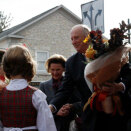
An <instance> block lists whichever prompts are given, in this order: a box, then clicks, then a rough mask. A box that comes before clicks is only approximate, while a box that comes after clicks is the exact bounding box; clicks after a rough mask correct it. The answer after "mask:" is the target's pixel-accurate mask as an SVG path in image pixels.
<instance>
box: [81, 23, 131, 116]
mask: <svg viewBox="0 0 131 131" xmlns="http://www.w3.org/2000/svg"><path fill="white" fill-rule="evenodd" d="M130 28H131V25H126V24H125V22H124V21H122V24H120V28H114V29H112V30H111V31H110V36H111V38H110V39H109V40H107V39H104V38H103V37H102V33H101V31H99V30H97V31H91V32H90V33H89V35H88V36H87V37H86V39H85V40H84V41H83V42H84V43H88V42H90V43H91V45H89V48H88V49H87V50H86V53H85V56H86V58H87V60H88V61H89V63H88V64H87V66H86V68H85V77H86V80H87V84H88V83H92V85H93V86H92V87H91V86H89V88H90V89H91V91H93V94H92V96H91V97H90V98H89V100H88V102H87V103H86V104H85V106H84V110H85V108H86V107H87V105H88V104H90V107H91V108H92V109H93V107H95V108H96V109H97V110H99V111H104V112H106V113H113V112H116V110H118V112H119V113H120V114H123V112H122V110H121V102H120V98H119V96H118V95H117V94H114V95H108V94H107V93H106V92H103V91H102V86H103V85H104V86H105V85H106V83H107V82H109V83H114V82H115V80H116V79H117V77H118V76H119V74H120V71H121V68H122V67H123V65H124V64H125V63H127V62H128V53H129V51H131V46H130V45H128V44H127V42H125V43H124V42H123V40H125V39H128V36H127V35H125V32H126V31H127V30H128V29H130ZM89 85H90V84H89Z"/></svg>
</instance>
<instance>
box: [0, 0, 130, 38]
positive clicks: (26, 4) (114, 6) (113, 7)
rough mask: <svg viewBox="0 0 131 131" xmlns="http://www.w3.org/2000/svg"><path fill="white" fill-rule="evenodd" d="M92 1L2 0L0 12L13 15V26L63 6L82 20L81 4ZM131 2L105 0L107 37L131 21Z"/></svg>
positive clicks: (0, 0) (125, 0) (126, 0)
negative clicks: (121, 25) (121, 24)
mask: <svg viewBox="0 0 131 131" xmlns="http://www.w3.org/2000/svg"><path fill="white" fill-rule="evenodd" d="M90 1H91V0H0V6H1V9H0V11H4V12H5V14H6V15H9V14H11V16H12V17H13V20H12V22H11V26H14V25H17V24H20V23H21V22H24V21H25V20H28V19H30V18H32V17H34V16H36V15H38V14H40V13H43V12H44V11H46V10H48V9H50V8H53V7H55V6H58V5H61V4H63V5H64V6H65V7H67V8H68V9H69V10H71V11H72V12H73V13H75V14H76V15H78V16H79V17H80V18H81V4H84V3H87V2H90ZM130 1H131V0H104V23H105V35H106V36H107V37H108V35H109V31H110V29H112V28H114V27H119V23H120V22H121V21H122V20H124V21H125V22H127V20H128V18H129V19H130V21H131V4H130V3H131V2H130Z"/></svg>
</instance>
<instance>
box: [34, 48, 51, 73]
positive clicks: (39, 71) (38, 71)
mask: <svg viewBox="0 0 131 131" xmlns="http://www.w3.org/2000/svg"><path fill="white" fill-rule="evenodd" d="M38 52H46V53H47V59H48V58H49V52H48V51H43V50H37V51H35V59H36V62H37V53H38ZM43 66H44V65H43ZM36 74H38V75H49V74H48V72H47V71H46V69H45V70H38V69H37V70H36Z"/></svg>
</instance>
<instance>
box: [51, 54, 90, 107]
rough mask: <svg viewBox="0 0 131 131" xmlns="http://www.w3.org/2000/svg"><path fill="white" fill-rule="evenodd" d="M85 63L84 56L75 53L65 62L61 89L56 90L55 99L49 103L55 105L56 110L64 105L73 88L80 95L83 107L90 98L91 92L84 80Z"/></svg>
mask: <svg viewBox="0 0 131 131" xmlns="http://www.w3.org/2000/svg"><path fill="white" fill-rule="evenodd" d="M85 62H86V59H85V56H84V55H82V54H81V53H76V54H74V55H73V56H71V57H70V58H69V59H68V60H67V62H66V71H65V77H64V80H63V84H62V87H61V88H60V89H59V90H58V92H57V93H56V95H55V98H54V99H53V101H51V103H50V104H53V105H55V106H56V108H57V109H58V108H60V106H61V105H63V104H64V103H66V101H67V100H68V98H69V96H71V95H72V92H73V90H74V89H75V88H76V89H77V90H78V92H79V93H80V95H81V100H82V104H83V105H84V104H85V102H87V100H88V98H89V97H90V95H91V92H90V90H89V88H88V86H87V84H86V81H85V79H84V69H85V66H86V63H85Z"/></svg>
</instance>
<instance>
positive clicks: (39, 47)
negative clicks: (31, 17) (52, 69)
mask: <svg viewBox="0 0 131 131" xmlns="http://www.w3.org/2000/svg"><path fill="white" fill-rule="evenodd" d="M63 14H64V15H63ZM76 24H79V23H78V21H76V20H74V19H73V18H71V15H69V14H68V13H65V12H64V11H63V10H60V9H59V10H58V11H55V12H54V13H52V14H50V15H47V16H46V17H44V18H43V19H41V20H39V21H38V22H36V23H34V24H32V25H30V26H28V27H27V28H25V29H23V30H22V31H20V32H18V33H16V34H15V35H19V36H22V37H24V38H23V39H14V38H12V39H11V40H10V45H12V44H15V43H18V42H19V43H25V44H26V46H27V48H28V49H29V50H30V52H31V54H32V56H33V58H34V59H35V60H36V55H35V53H36V52H37V51H47V52H49V56H51V55H53V54H55V53H57V54H61V55H64V56H65V57H66V58H69V57H70V56H71V55H72V54H73V53H75V49H74V47H73V46H72V44H71V40H70V29H71V28H72V27H73V26H74V25H76ZM43 66H44V65H43ZM50 77H51V76H50V75H49V74H48V73H47V72H45V73H43V74H39V73H37V74H36V75H35V77H34V78H33V81H45V80H48V79H49V78H50Z"/></svg>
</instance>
